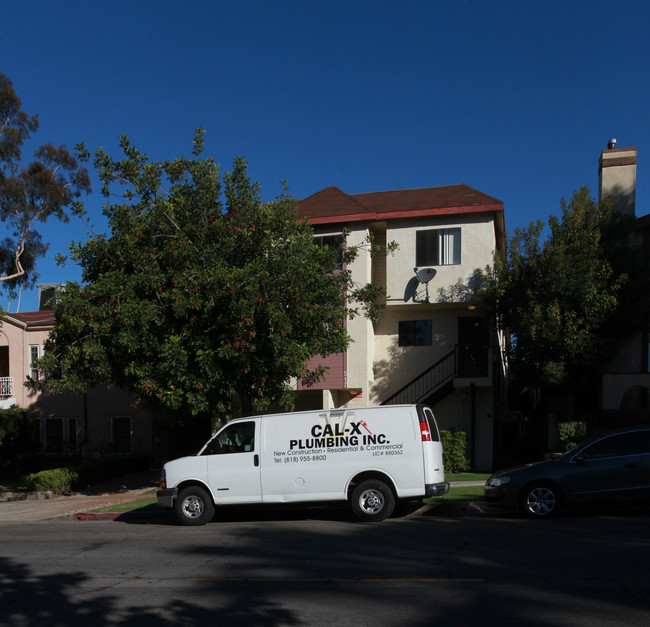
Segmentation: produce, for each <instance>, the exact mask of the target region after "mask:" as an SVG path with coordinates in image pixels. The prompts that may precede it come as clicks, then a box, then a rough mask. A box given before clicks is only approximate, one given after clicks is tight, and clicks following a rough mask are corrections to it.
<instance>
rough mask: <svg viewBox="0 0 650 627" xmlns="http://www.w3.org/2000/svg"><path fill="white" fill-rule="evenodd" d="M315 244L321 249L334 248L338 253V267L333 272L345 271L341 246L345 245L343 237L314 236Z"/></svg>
mask: <svg viewBox="0 0 650 627" xmlns="http://www.w3.org/2000/svg"><path fill="white" fill-rule="evenodd" d="M314 242H315V243H316V244H317V245H318V246H321V247H325V246H328V247H330V248H334V249H335V250H336V251H337V255H336V265H335V266H334V268H332V270H335V271H336V270H342V269H343V249H342V248H341V244H342V243H343V236H342V235H314Z"/></svg>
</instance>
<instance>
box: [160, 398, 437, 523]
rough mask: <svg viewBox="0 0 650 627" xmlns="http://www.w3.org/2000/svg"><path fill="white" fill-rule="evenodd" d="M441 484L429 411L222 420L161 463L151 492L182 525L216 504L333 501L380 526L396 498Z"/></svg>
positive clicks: (384, 409)
mask: <svg viewBox="0 0 650 627" xmlns="http://www.w3.org/2000/svg"><path fill="white" fill-rule="evenodd" d="M444 479H445V473H444V467H443V458H442V445H441V442H440V433H439V431H438V425H437V424H436V420H435V418H434V416H433V412H432V411H431V409H430V408H429V407H426V406H424V405H387V406H378V407H354V408H349V409H347V408H341V409H319V410H315V411H307V412H291V413H287V414H271V415H265V416H253V417H249V418H238V419H236V420H232V421H230V422H229V423H228V424H227V425H225V426H224V427H223V428H222V429H220V430H219V431H218V432H217V433H216V434H215V435H214V436H213V437H212V438H211V439H210V440H209V441H208V443H207V444H206V445H205V446H204V447H203V448H202V449H201V450H200V451H199V452H198V454H197V455H193V456H191V457H182V458H180V459H176V460H173V461H170V462H167V463H166V464H165V465H164V467H163V471H162V486H161V489H160V490H159V491H158V493H157V496H158V504H159V505H160V506H162V507H168V508H171V507H173V508H174V509H175V511H176V515H177V517H178V519H179V520H180V522H181V523H182V524H184V525H202V524H205V523H206V522H208V521H209V520H211V519H212V517H213V516H214V512H215V506H218V505H226V504H236V503H239V504H243V503H299V502H310V501H339V500H341V501H342V500H348V501H350V504H351V505H352V509H353V511H354V513H355V514H356V516H357V517H358V518H359V519H360V520H363V521H379V520H383V519H384V518H386V517H387V516H390V514H391V512H392V511H393V508H394V506H395V501H396V499H399V498H405V497H411V498H412V497H424V496H437V495H441V494H445V493H446V492H447V491H448V490H449V484H448V483H446V482H445V480H444Z"/></svg>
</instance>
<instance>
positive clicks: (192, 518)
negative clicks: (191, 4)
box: [174, 486, 214, 525]
mask: <svg viewBox="0 0 650 627" xmlns="http://www.w3.org/2000/svg"><path fill="white" fill-rule="evenodd" d="M174 510H175V511H176V517H177V518H178V520H179V521H180V523H181V524H182V525H205V523H207V522H210V521H211V520H212V518H213V516H214V503H213V502H212V497H211V496H210V495H209V494H208V493H207V491H206V490H204V489H203V488H199V487H198V486H190V487H189V488H185V489H184V490H181V491H180V493H179V495H178V497H176V502H175V503H174Z"/></svg>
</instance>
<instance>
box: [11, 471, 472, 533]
mask: <svg viewBox="0 0 650 627" xmlns="http://www.w3.org/2000/svg"><path fill="white" fill-rule="evenodd" d="M159 479H160V471H158V470H156V471H148V472H142V473H136V474H133V475H128V476H126V477H122V478H120V479H116V480H114V481H110V482H107V483H105V484H101V485H98V486H92V487H90V488H88V490H85V491H80V492H75V493H73V494H68V495H63V496H52V495H51V494H49V493H44V492H31V493H0V524H7V523H32V522H40V521H46V520H50V519H54V518H62V517H74V518H76V519H77V520H115V519H117V518H120V517H121V516H123V514H120V513H115V512H104V513H89V512H91V510H95V509H99V508H105V507H107V506H109V505H118V504H121V503H127V502H130V501H136V500H139V499H142V498H147V497H151V496H154V495H155V490H156V489H157V488H158V487H159V485H160V482H159ZM483 483H484V482H483V481H466V482H458V483H452V487H453V486H458V487H460V486H467V485H483ZM450 505H451V504H450ZM468 505H470V504H468V503H462V504H456V505H454V506H452V507H444V509H445V513H448V511H447V510H449V513H451V512H452V511H458V512H461V511H465V512H466V511H467V510H468ZM430 507H431V506H427V505H425V506H424V507H423V508H422V509H426V508H430ZM433 507H436V506H433ZM436 509H437V507H436ZM153 514H157V516H158V517H159V516H160V515H161V514H170V515H172V516H173V514H172V513H171V511H169V512H159V513H155V512H153V513H142V514H140V516H143V517H146V516H151V517H156V516H153Z"/></svg>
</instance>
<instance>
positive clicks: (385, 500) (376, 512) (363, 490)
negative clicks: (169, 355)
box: [352, 479, 395, 522]
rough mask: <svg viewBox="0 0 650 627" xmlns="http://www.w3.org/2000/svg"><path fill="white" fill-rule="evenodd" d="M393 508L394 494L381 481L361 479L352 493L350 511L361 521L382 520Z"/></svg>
mask: <svg viewBox="0 0 650 627" xmlns="http://www.w3.org/2000/svg"><path fill="white" fill-rule="evenodd" d="M393 509H395V496H394V495H393V491H392V490H391V489H390V488H389V487H388V486H387V485H386V484H385V483H384V482H383V481H378V480H376V479H369V480H368V481H363V482H362V483H360V484H359V485H358V486H357V487H356V488H355V489H354V492H353V493H352V511H353V512H354V515H355V516H356V517H357V518H358V519H359V520H361V521H363V522H379V521H380V520H384V518H388V517H389V516H390V515H391V514H392V513H393Z"/></svg>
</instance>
